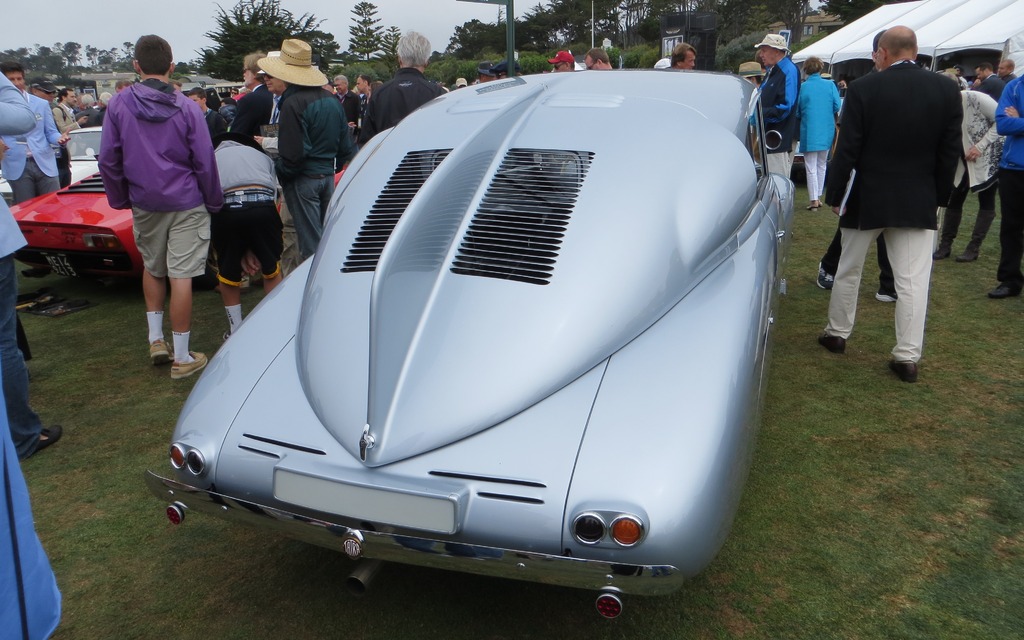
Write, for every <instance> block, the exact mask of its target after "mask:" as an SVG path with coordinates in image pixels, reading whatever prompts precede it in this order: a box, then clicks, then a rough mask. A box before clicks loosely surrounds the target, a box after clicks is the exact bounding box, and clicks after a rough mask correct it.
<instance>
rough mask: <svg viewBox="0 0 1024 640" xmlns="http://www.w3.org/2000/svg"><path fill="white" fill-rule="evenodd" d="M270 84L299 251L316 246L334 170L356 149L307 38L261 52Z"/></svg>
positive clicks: (281, 174) (279, 163)
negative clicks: (271, 52)
mask: <svg viewBox="0 0 1024 640" xmlns="http://www.w3.org/2000/svg"><path fill="white" fill-rule="evenodd" d="M258 64H259V67H260V69H261V70H262V71H263V72H264V77H265V79H266V83H267V89H269V90H270V93H272V94H274V95H276V96H280V99H279V101H278V113H279V115H278V117H277V123H278V127H279V128H278V145H277V152H278V157H277V160H276V161H275V163H274V168H275V169H276V171H277V177H278V180H280V181H281V188H282V189H283V190H284V199H285V202H286V203H287V205H288V210H289V211H290V212H291V214H292V218H293V219H294V221H295V231H296V234H297V235H298V239H299V254H300V256H301V257H302V259H306V258H308V257H309V256H311V255H313V254H314V253H315V252H316V249H317V246H318V245H319V244H320V237H321V236H322V235H323V230H324V228H323V223H324V216H325V215H326V214H327V205H328V203H330V201H331V196H333V195H334V174H335V173H336V172H338V171H341V170H342V169H343V168H344V167H345V163H347V162H348V161H349V159H351V157H352V156H353V155H354V154H355V146H354V145H353V143H352V137H351V135H350V134H349V127H348V122H347V121H346V119H345V112H344V110H343V109H342V107H341V103H340V102H338V99H337V98H335V97H334V94H332V93H331V92H330V91H327V90H326V89H324V88H323V87H324V85H325V84H327V76H325V75H324V74H323V72H321V71H320V69H318V68H317V67H315V66H314V65H313V50H312V49H311V48H310V46H309V44H308V43H306V42H303V41H302V40H295V39H288V40H285V41H284V42H282V43H281V55H279V56H268V57H266V58H261V59H260V61H259V63H258Z"/></svg>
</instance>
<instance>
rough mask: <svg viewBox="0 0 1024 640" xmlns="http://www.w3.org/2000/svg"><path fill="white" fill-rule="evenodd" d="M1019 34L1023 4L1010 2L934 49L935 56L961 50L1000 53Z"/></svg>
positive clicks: (1023, 30) (1023, 22)
mask: <svg viewBox="0 0 1024 640" xmlns="http://www.w3.org/2000/svg"><path fill="white" fill-rule="evenodd" d="M1021 33H1024V2H1012V3H1010V4H1009V5H1008V6H1006V7H1004V8H1003V9H1002V10H1000V11H998V12H996V13H993V14H991V15H989V16H988V17H987V18H985V19H984V20H982V21H981V22H978V23H976V24H974V25H973V26H971V27H970V28H969V29H967V30H966V31H961V32H960V33H959V34H957V35H955V36H953V37H952V38H950V39H948V40H946V41H944V42H943V43H942V44H940V45H939V46H937V47H935V55H936V56H941V55H944V54H947V53H951V52H953V51H960V50H962V49H995V50H996V51H1001V50H1002V49H1003V45H1004V43H1005V42H1006V41H1007V40H1009V39H1011V38H1013V37H1014V36H1017V35H1020V34H1021Z"/></svg>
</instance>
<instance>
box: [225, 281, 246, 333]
mask: <svg viewBox="0 0 1024 640" xmlns="http://www.w3.org/2000/svg"><path fill="white" fill-rule="evenodd" d="M222 286H223V285H222ZM224 311H226V312H227V314H228V333H234V332H235V331H236V330H237V329H238V325H240V324H242V305H240V304H235V305H232V306H230V307H224Z"/></svg>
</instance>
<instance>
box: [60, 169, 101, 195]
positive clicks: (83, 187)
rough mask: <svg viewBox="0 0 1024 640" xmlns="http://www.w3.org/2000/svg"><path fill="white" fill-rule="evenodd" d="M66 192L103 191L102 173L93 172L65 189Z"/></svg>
mask: <svg viewBox="0 0 1024 640" xmlns="http://www.w3.org/2000/svg"><path fill="white" fill-rule="evenodd" d="M64 193H103V179H102V178H100V174H98V173H96V174H93V175H92V176H90V177H88V178H85V179H84V180H81V181H80V182H76V183H75V184H73V185H71V186H69V187H68V188H66V189H64Z"/></svg>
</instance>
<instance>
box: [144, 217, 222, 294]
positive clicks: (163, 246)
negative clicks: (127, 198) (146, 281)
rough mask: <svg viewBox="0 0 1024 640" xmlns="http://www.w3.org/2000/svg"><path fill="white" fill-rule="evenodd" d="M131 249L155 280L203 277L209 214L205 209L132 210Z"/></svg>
mask: <svg viewBox="0 0 1024 640" xmlns="http://www.w3.org/2000/svg"><path fill="white" fill-rule="evenodd" d="M132 219H133V227H134V229H133V231H134V233H135V245H136V246H137V247H138V248H139V253H141V254H142V264H143V266H145V267H146V271H148V272H149V274H150V275H152V276H154V277H157V278H164V277H167V276H170V277H171V278H194V277H196V276H201V275H203V274H204V273H206V256H207V254H208V253H209V252H210V214H209V212H207V211H206V206H205V205H200V206H198V207H196V208H194V209H189V210H188V211H146V210H144V209H139V208H138V207H132Z"/></svg>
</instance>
